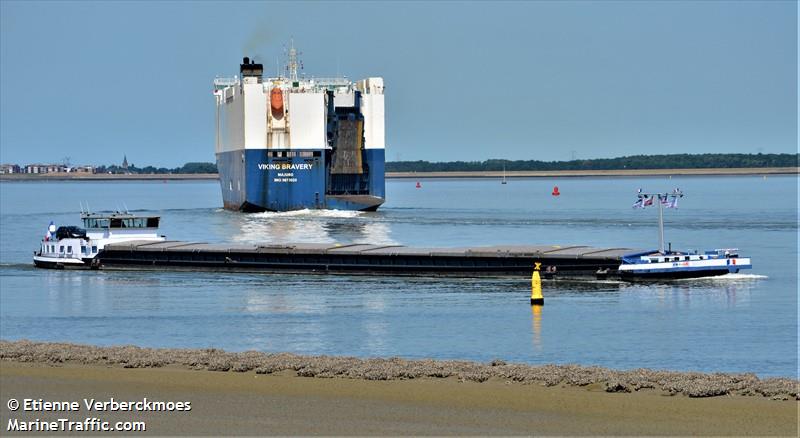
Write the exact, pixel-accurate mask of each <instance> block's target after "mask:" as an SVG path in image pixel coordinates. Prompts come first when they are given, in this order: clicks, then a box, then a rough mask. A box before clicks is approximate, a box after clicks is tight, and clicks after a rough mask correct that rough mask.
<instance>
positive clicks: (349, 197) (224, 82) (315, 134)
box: [214, 47, 385, 211]
mask: <svg viewBox="0 0 800 438" xmlns="http://www.w3.org/2000/svg"><path fill="white" fill-rule="evenodd" d="M287 71H288V74H287V76H286V77H281V76H280V75H276V76H275V77H264V76H263V74H264V68H263V65H262V64H257V63H255V62H254V61H252V60H250V59H249V58H244V59H243V61H242V64H241V65H240V68H239V73H240V76H235V77H233V78H217V79H215V80H214V95H215V98H216V133H217V136H216V151H215V152H216V158H217V167H218V169H219V175H220V185H221V188H222V199H223V202H224V205H225V208H228V209H233V210H242V211H267V210H268V211H287V210H298V209H305V208H312V209H323V208H331V209H344V210H375V209H377V208H378V206H380V205H381V204H382V203H383V202H384V192H385V186H384V162H385V153H384V148H385V119H384V93H383V92H384V84H383V79H382V78H379V77H370V78H366V79H363V80H359V81H355V82H353V81H350V80H349V79H346V78H313V77H312V78H305V77H303V78H300V77H298V73H297V71H298V60H297V52H296V50H295V49H294V47H292V48H291V49H290V50H289V56H288V63H287Z"/></svg>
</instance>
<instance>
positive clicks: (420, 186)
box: [417, 181, 422, 189]
mask: <svg viewBox="0 0 800 438" xmlns="http://www.w3.org/2000/svg"><path fill="white" fill-rule="evenodd" d="M417 188H418V189H421V188H422V184H420V183H419V181H417Z"/></svg>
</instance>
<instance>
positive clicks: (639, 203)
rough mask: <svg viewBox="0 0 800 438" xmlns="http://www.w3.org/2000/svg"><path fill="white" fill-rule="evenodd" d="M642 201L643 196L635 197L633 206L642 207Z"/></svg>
mask: <svg viewBox="0 0 800 438" xmlns="http://www.w3.org/2000/svg"><path fill="white" fill-rule="evenodd" d="M642 202H644V198H639V199H637V200H636V202H634V203H633V208H644V205H642Z"/></svg>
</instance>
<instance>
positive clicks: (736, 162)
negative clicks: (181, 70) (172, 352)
mask: <svg viewBox="0 0 800 438" xmlns="http://www.w3.org/2000/svg"><path fill="white" fill-rule="evenodd" d="M798 158H800V154H696V155H693V154H676V155H631V156H629V157H619V158H595V159H591V160H572V161H537V160H500V159H492V160H486V161H445V162H430V161H389V162H387V163H386V171H387V172H481V171H501V170H503V168H505V169H506V170H508V171H510V172H511V171H515V170H529V171H537V170H621V169H726V168H733V167H745V168H747V167H797V166H798ZM96 172H97V173H135V174H151V173H155V174H166V173H178V174H192V173H217V165H216V164H214V163H186V164H184V165H183V166H181V167H175V168H167V167H153V166H146V167H136V166H135V165H133V164H131V165H129V166H128V169H127V171H126V170H125V169H123V168H122V167H121V166H116V165H112V166H99V167H97V170H96Z"/></svg>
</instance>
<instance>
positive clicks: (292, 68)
mask: <svg viewBox="0 0 800 438" xmlns="http://www.w3.org/2000/svg"><path fill="white" fill-rule="evenodd" d="M288 68H289V80H291V81H292V82H296V81H297V49H295V48H294V38H292V43H291V47H289V65H288Z"/></svg>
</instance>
